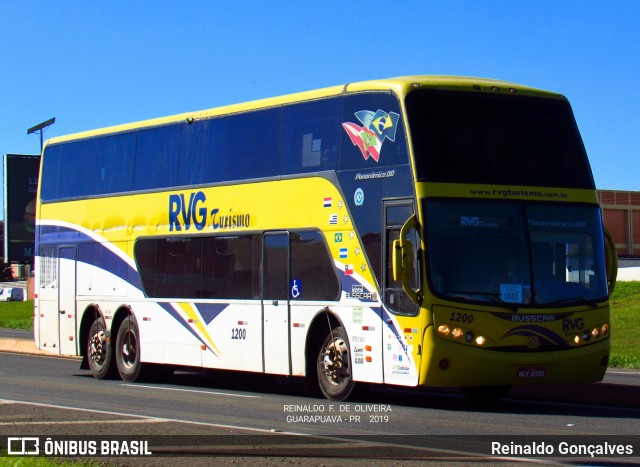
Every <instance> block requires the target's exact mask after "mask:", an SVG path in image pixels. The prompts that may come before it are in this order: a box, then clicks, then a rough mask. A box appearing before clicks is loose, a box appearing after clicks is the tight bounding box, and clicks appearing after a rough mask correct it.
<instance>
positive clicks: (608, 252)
mask: <svg viewBox="0 0 640 467" xmlns="http://www.w3.org/2000/svg"><path fill="white" fill-rule="evenodd" d="M602 229H603V231H604V237H605V239H606V241H605V242H604V259H605V264H606V265H607V285H608V286H609V296H611V293H612V292H613V288H614V287H615V286H616V278H617V277H618V252H617V251H616V242H615V240H614V239H613V235H611V232H609V230H608V229H607V228H606V227H605V226H604V225H603V226H602Z"/></svg>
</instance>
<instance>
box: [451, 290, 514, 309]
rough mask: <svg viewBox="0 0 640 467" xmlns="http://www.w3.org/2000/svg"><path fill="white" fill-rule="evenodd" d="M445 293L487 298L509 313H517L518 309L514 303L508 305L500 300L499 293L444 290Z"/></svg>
mask: <svg viewBox="0 0 640 467" xmlns="http://www.w3.org/2000/svg"><path fill="white" fill-rule="evenodd" d="M445 293H452V294H454V293H458V294H465V295H481V296H483V297H487V298H489V299H490V300H491V302H493V303H497V304H499V305H502V306H503V307H504V308H506V309H508V310H511V311H518V307H517V306H516V304H515V303H510V302H507V301H505V300H503V299H502V297H500V294H499V293H495V292H486V291H483V290H445Z"/></svg>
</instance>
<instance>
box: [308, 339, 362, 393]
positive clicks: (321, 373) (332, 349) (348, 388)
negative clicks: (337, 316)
mask: <svg viewBox="0 0 640 467" xmlns="http://www.w3.org/2000/svg"><path fill="white" fill-rule="evenodd" d="M316 375H317V378H318V386H319V388H320V391H321V392H322V394H324V396H325V397H326V398H327V399H330V400H334V401H343V400H345V399H347V398H348V397H349V396H350V395H351V392H352V391H353V388H354V385H355V383H354V381H353V373H352V365H351V352H350V349H349V339H348V338H347V333H346V331H345V330H344V328H342V327H341V326H338V327H336V328H334V329H333V330H332V331H331V332H330V333H328V334H327V336H326V338H325V339H324V340H323V342H322V345H321V346H320V348H319V350H318V353H317V357H316Z"/></svg>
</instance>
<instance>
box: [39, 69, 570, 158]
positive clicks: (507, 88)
mask: <svg viewBox="0 0 640 467" xmlns="http://www.w3.org/2000/svg"><path fill="white" fill-rule="evenodd" d="M416 88H430V89H441V90H450V91H480V92H482V91H484V92H492V93H499V92H509V93H518V94H523V95H531V96H538V97H547V98H556V99H565V98H564V96H562V95H560V94H557V93H553V92H549V91H544V90H541V89H536V88H531V87H528V86H523V85H520V84H516V83H511V82H507V81H499V80H494V79H486V78H473V77H464V76H439V75H433V76H432V75H416V76H402V77H397V78H388V79H380V80H371V81H360V82H355V83H348V84H344V85H339V86H332V87H327V88H321V89H316V90H313V91H304V92H299V93H294V94H287V95H283V96H277V97H270V98H266V99H260V100H255V101H248V102H244V103H239V104H231V105H226V106H222V107H215V108H210V109H206V110H200V111H195V112H185V113H181V114H176V115H171V116H167V117H160V118H152V119H149V120H141V121H138V122H132V123H127V124H122V125H115V126H110V127H105V128H100V129H96V130H89V131H83V132H79V133H73V134H69V135H64V136H57V137H54V138H51V139H49V140H48V141H47V142H46V144H45V147H46V146H47V145H50V144H58V143H63V142H66V141H74V140H78V139H85V138H91V137H94V136H100V135H108V134H113V133H122V132H127V131H133V130H137V129H142V128H147V127H154V126H160V125H166V124H170V123H176V122H181V121H193V120H200V119H206V118H212V117H217V116H222V115H229V114H235V113H241V112H247V111H250V110H257V109H265V108H269V107H275V106H279V105H283V104H291V103H296V102H304V101H309V100H314V99H321V98H324V97H331V96H338V95H341V94H349V93H352V92H363V91H391V92H394V93H396V94H397V95H400V96H402V95H404V94H406V93H407V92H409V91H410V90H411V89H416Z"/></svg>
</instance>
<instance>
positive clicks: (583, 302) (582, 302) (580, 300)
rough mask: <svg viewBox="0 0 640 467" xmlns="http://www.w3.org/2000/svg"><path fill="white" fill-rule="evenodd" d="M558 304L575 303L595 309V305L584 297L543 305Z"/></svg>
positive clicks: (563, 299) (560, 299)
mask: <svg viewBox="0 0 640 467" xmlns="http://www.w3.org/2000/svg"><path fill="white" fill-rule="evenodd" d="M560 303H577V304H579V305H590V306H592V307H593V308H595V307H596V306H597V305H596V303H595V302H594V301H590V300H587V299H586V298H584V295H578V296H576V297H566V298H559V299H558V300H553V301H551V302H547V303H544V305H558V304H560Z"/></svg>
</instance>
